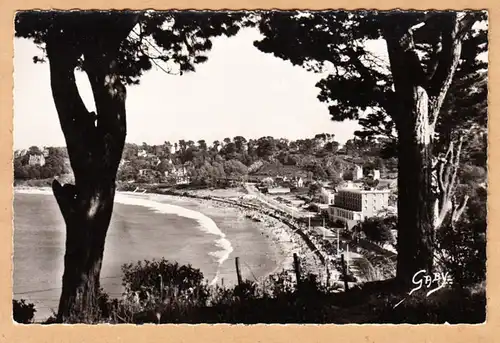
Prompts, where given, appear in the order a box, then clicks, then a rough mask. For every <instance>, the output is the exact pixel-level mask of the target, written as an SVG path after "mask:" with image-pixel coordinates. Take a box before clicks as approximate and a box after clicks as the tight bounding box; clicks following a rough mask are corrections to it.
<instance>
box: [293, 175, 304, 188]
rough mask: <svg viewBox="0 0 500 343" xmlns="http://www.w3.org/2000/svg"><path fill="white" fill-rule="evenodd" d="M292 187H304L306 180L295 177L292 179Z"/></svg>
mask: <svg viewBox="0 0 500 343" xmlns="http://www.w3.org/2000/svg"><path fill="white" fill-rule="evenodd" d="M292 186H293V187H295V188H302V187H304V180H303V179H302V178H301V177H294V178H293V179H292Z"/></svg>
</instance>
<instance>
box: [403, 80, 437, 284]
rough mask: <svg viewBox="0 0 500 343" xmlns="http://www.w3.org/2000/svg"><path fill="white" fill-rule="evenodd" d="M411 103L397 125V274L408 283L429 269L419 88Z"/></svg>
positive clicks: (426, 159) (424, 121) (428, 200)
mask: <svg viewBox="0 0 500 343" xmlns="http://www.w3.org/2000/svg"><path fill="white" fill-rule="evenodd" d="M413 97H414V98H413V100H414V106H413V107H412V108H409V109H408V114H407V115H406V116H404V119H403V118H402V119H401V121H400V125H399V130H398V131H399V132H398V136H399V141H398V143H399V147H398V149H399V159H398V163H399V165H398V264H397V277H398V279H400V280H401V281H402V282H403V283H409V282H410V281H411V279H412V277H413V275H414V274H415V273H416V272H417V271H419V270H421V269H425V270H428V271H431V270H432V262H433V247H434V242H433V237H434V234H433V219H434V218H433V211H434V208H433V206H434V202H433V201H432V199H433V198H434V194H433V193H432V164H431V163H432V158H431V157H432V156H431V152H432V151H431V144H430V143H431V135H432V131H431V130H430V123H429V121H428V116H427V97H426V93H425V91H424V90H423V89H421V88H416V90H415V92H414V94H413Z"/></svg>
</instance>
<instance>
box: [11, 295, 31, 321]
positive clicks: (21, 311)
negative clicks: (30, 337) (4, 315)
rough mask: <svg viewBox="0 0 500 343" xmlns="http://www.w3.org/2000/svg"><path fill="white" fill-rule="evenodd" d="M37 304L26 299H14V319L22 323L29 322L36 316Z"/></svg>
mask: <svg viewBox="0 0 500 343" xmlns="http://www.w3.org/2000/svg"><path fill="white" fill-rule="evenodd" d="M35 312H36V309H35V305H34V304H32V303H27V302H26V300H24V299H21V300H12V314H13V318H14V321H15V322H17V323H20V324H29V323H32V322H33V318H34V317H35Z"/></svg>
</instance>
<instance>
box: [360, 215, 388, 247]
mask: <svg viewBox="0 0 500 343" xmlns="http://www.w3.org/2000/svg"><path fill="white" fill-rule="evenodd" d="M396 226H397V217H395V216H389V217H385V218H381V217H369V218H365V220H363V221H362V222H361V223H359V224H358V225H356V231H359V232H362V233H364V235H365V237H366V238H367V239H368V240H370V241H372V242H374V243H377V244H381V245H383V244H385V243H394V237H393V235H392V230H395V229H396Z"/></svg>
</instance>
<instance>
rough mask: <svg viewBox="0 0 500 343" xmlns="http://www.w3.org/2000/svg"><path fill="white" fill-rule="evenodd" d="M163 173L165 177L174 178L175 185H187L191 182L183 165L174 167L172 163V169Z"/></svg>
mask: <svg viewBox="0 0 500 343" xmlns="http://www.w3.org/2000/svg"><path fill="white" fill-rule="evenodd" d="M170 162H171V161H170ZM164 175H165V177H166V178H171V179H174V180H175V184H176V185H187V184H189V183H191V178H190V177H189V175H188V171H187V169H186V167H185V166H181V167H176V166H175V165H173V166H172V170H171V171H170V172H169V171H165V173H164Z"/></svg>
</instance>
